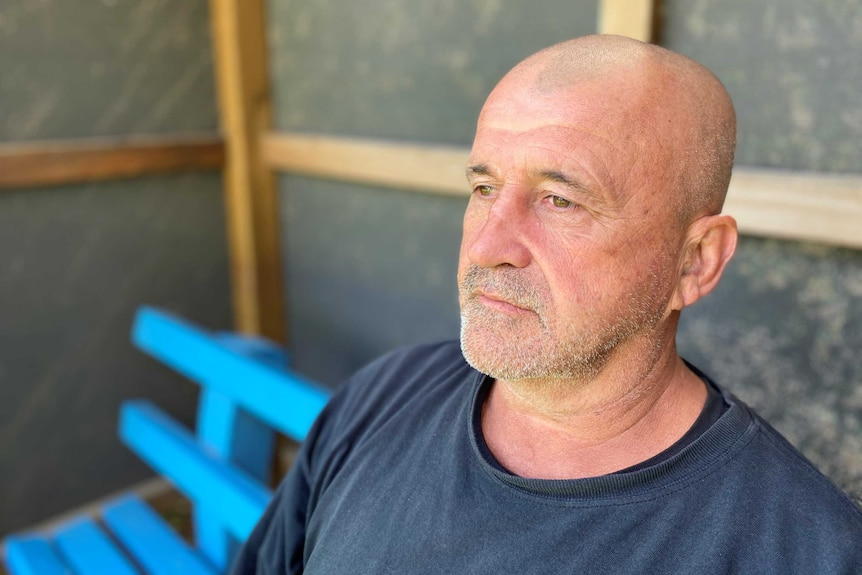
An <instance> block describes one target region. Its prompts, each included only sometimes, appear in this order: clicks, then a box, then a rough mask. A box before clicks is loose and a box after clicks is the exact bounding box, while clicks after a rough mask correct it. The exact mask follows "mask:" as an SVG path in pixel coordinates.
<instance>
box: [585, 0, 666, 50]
mask: <svg viewBox="0 0 862 575" xmlns="http://www.w3.org/2000/svg"><path fill="white" fill-rule="evenodd" d="M654 12H655V1H654V0H601V1H600V2H599V22H598V24H599V25H598V30H599V32H600V33H601V34H618V35H620V36H629V37H630V38H635V39H637V40H642V41H643V42H651V41H652V39H653V29H654V21H655V18H654Z"/></svg>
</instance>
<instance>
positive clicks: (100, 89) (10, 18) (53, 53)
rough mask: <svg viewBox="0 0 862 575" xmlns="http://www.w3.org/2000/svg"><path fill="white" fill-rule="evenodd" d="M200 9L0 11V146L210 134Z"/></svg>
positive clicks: (211, 102) (9, 1) (210, 96)
mask: <svg viewBox="0 0 862 575" xmlns="http://www.w3.org/2000/svg"><path fill="white" fill-rule="evenodd" d="M208 17H209V16H208V10H207V2H206V0H136V1H135V2H118V1H104V2H40V1H35V0H3V2H2V3H0V141H5V140H33V139H53V138H76V137H89V136H107V135H124V134H129V133H160V132H177V131H187V130H214V129H215V127H216V117H217V113H216V107H215V93H214V85H213V76H212V58H211V49H210V37H209V22H208Z"/></svg>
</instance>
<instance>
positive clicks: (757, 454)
mask: <svg viewBox="0 0 862 575" xmlns="http://www.w3.org/2000/svg"><path fill="white" fill-rule="evenodd" d="M724 395H725V399H726V400H727V401H728V402H729V403H731V409H732V410H743V411H744V412H746V414H747V419H748V426H747V427H748V432H747V433H746V434H745V437H746V438H747V440H746V441H744V443H745V447H744V448H743V449H741V450H740V452H739V453H738V455H737V457H736V458H734V461H733V463H732V464H730V465H729V468H730V469H733V472H734V473H733V479H732V480H731V481H733V482H735V483H737V485H736V488H737V491H736V495H737V497H738V498H740V499H738V503H741V504H742V507H743V508H745V509H746V515H747V517H746V519H744V520H743V523H748V522H751V523H754V524H759V528H760V529H765V530H766V531H769V528H768V527H767V526H766V525H764V523H769V524H771V523H773V522H774V521H775V520H776V519H779V520H780V523H781V525H780V526H778V525H776V527H777V528H778V530H779V531H780V533H775V535H776V537H779V538H780V539H781V540H783V541H784V542H785V543H787V542H790V541H794V545H795V546H796V547H797V548H798V550H799V551H802V550H805V552H806V553H808V554H813V555H816V554H817V553H818V550H819V551H820V552H822V546H823V545H825V546H826V547H828V548H829V549H830V553H837V554H839V555H841V554H842V552H841V551H840V550H841V549H843V551H844V552H845V553H846V552H847V551H852V553H853V556H854V557H856V558H857V559H859V549H862V548H860V547H859V541H860V540H862V509H860V507H859V505H858V504H857V503H856V502H854V501H853V500H852V499H851V498H850V497H849V496H848V495H847V494H846V493H845V492H844V491H843V490H842V489H841V488H840V487H838V486H837V485H836V484H835V483H834V482H833V481H832V480H831V479H830V478H829V477H827V476H826V475H824V474H823V473H821V472H820V471H819V470H818V469H817V467H816V466H815V465H814V464H813V463H812V462H811V461H810V460H809V459H808V458H807V457H806V456H805V455H803V454H802V453H801V452H800V451H799V450H798V449H796V448H795V447H794V446H793V445H791V443H790V442H789V441H788V440H787V439H786V438H785V437H784V436H783V435H782V434H781V433H780V432H779V431H777V430H776V429H775V428H774V427H773V426H772V425H770V424H769V423H768V422H767V421H766V420H765V419H763V418H762V417H761V416H760V415H758V414H757V413H756V412H755V411H754V410H753V409H752V408H750V407H748V406H747V405H746V404H745V403H744V402H742V401H741V400H739V399H738V398H736V397H735V396H733V395H732V394H730V393H728V392H726V391H724Z"/></svg>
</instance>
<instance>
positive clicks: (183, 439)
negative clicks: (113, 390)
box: [120, 400, 272, 540]
mask: <svg viewBox="0 0 862 575" xmlns="http://www.w3.org/2000/svg"><path fill="white" fill-rule="evenodd" d="M120 437H121V439H122V440H123V442H124V443H125V444H126V445H128V446H129V447H130V448H131V449H132V450H133V451H134V452H135V453H136V454H137V455H138V456H139V457H140V458H141V459H143V460H144V461H145V462H146V463H147V464H148V465H150V467H152V468H153V470H155V471H156V472H158V473H159V474H161V475H163V476H164V477H166V478H167V479H168V480H169V481H171V483H173V484H174V485H175V486H176V487H177V489H179V490H180V491H181V492H182V493H183V494H185V495H186V496H187V497H188V498H189V499H191V500H192V501H193V502H194V503H195V505H199V506H202V507H204V508H207V509H211V510H212V511H213V513H214V514H216V515H217V517H218V518H219V519H220V520H221V521H222V523H223V525H224V527H225V528H226V529H228V530H229V531H230V532H231V534H233V535H234V537H236V538H238V539H240V540H245V539H246V538H247V537H248V536H249V534H250V533H251V531H252V529H253V528H254V526H255V524H256V523H257V521H258V519H259V518H260V516H261V515H262V514H263V511H264V510H265V509H266V505H267V503H268V502H269V500H270V499H271V498H272V492H271V491H270V490H269V489H268V488H266V487H264V486H263V485H261V484H259V483H257V482H255V481H253V480H252V479H250V478H249V477H248V476H247V475H246V474H244V473H243V472H241V471H239V470H237V469H236V468H233V467H230V466H229V465H227V464H226V463H224V462H223V461H221V460H220V459H219V458H218V457H217V456H214V455H212V454H210V453H208V452H206V451H205V450H204V448H203V447H202V446H201V444H200V443H199V442H198V441H197V439H196V438H195V437H194V436H193V435H192V434H191V433H189V431H187V430H186V429H185V428H184V427H183V426H182V425H180V424H179V423H177V422H176V421H174V420H173V419H171V417H170V416H168V415H167V414H165V413H164V412H163V411H161V410H160V409H159V408H157V407H156V406H154V405H153V404H152V403H150V402H149V401H146V400H135V401H127V402H125V403H124V404H123V406H122V408H121V415H120Z"/></svg>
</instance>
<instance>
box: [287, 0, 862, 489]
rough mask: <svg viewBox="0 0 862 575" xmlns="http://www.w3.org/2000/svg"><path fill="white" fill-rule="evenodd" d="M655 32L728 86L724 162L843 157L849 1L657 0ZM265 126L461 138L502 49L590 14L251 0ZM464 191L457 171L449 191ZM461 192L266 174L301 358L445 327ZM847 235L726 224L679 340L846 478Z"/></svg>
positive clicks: (850, 268)
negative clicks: (709, 291)
mask: <svg viewBox="0 0 862 575" xmlns="http://www.w3.org/2000/svg"><path fill="white" fill-rule="evenodd" d="M661 4H662V5H663V9H662V11H661V14H660V16H661V18H662V21H663V36H662V38H661V43H663V44H664V45H667V46H668V47H670V48H673V49H676V50H678V51H680V52H682V53H685V54H689V55H691V56H693V57H695V58H696V59H699V60H701V61H702V62H704V63H705V64H707V65H708V66H710V67H711V68H713V69H714V70H715V71H716V72H717V74H718V75H719V76H720V77H721V79H722V80H723V81H724V82H725V83H726V84H727V86H728V88H729V90H730V91H731V93H732V96H733V97H734V100H735V101H736V104H737V108H738V112H739V121H740V145H739V154H738V158H739V163H740V164H744V165H759V166H773V167H781V168H787V169H808V170H820V171H842V172H843V171H851V172H852V171H859V166H860V165H862V161H860V160H862V157H860V156H862V147H860V146H859V145H858V142H859V141H862V138H860V136H862V122H860V111H862V100H860V98H859V96H858V95H859V94H860V93H862V70H860V65H862V59H860V58H859V54H860V51H862V37H860V36H862V32H860V31H862V13H860V12H861V11H862V7H860V6H862V5H860V3H858V2H845V1H840V0H834V1H818V2H805V1H803V0H789V1H786V2H767V1H763V0H759V1H755V2H751V1H748V0H692V1H689V0H685V1H683V0H667V1H665V2H662V3H661ZM270 8H271V10H270V42H271V47H272V53H271V58H272V70H273V74H274V84H275V103H276V107H275V108H276V116H277V122H278V127H279V128H282V129H295V130H304V131H312V132H321V133H331V134H338V135H358V136H367V137H386V138H402V139H409V140H418V141H426V142H427V141H430V142H444V143H453V144H463V145H467V144H469V142H470V141H471V139H472V134H473V128H474V124H475V119H476V114H477V113H478V110H479V108H480V106H481V103H482V101H483V99H484V97H485V96H486V95H487V92H488V91H489V90H490V88H491V87H492V86H493V84H494V82H495V81H496V80H497V79H498V78H499V76H500V75H501V74H502V73H504V72H505V70H506V69H508V67H509V66H511V65H512V64H514V63H515V62H516V61H518V60H520V59H521V58H522V57H524V56H526V55H527V54H529V53H531V52H533V51H535V50H536V49H538V48H541V47H543V46H545V45H548V44H550V43H553V42H555V41H558V40H562V39H565V38H569V37H572V36H577V35H580V34H585V33H589V32H592V31H594V29H595V14H596V6H595V4H594V3H578V2H563V1H561V0H546V1H542V2H530V3H526V2H523V3H522V2H515V1H490V0H489V1H485V2H482V1H476V2H467V1H454V0H452V1H448V2H433V3H431V2H420V1H418V0H414V1H408V0H402V1H400V2H382V1H379V2H369V3H361V4H359V3H353V2H347V1H346V0H326V1H321V2H314V3H309V2H297V1H290V0H271V1H270ZM465 192H466V190H465ZM464 206H465V200H460V199H455V198H437V197H431V196H419V195H410V194H400V193H398V192H391V191H383V190H376V189H370V188H364V187H360V186H351V185H346V184H334V183H330V182H321V181H313V180H306V179H300V178H284V179H283V181H282V212H283V220H282V221H283V223H284V226H285V229H284V238H285V241H284V254H285V262H286V271H287V277H288V282H287V290H288V295H289V302H290V314H291V315H290V323H291V334H292V339H293V346H294V349H295V351H296V359H297V362H298V363H299V365H300V366H301V367H304V368H305V369H306V370H307V371H309V372H310V373H312V374H314V375H316V376H318V377H321V378H323V379H325V380H327V381H330V382H333V383H334V382H336V381H337V380H338V378H340V377H343V376H344V375H346V374H347V373H349V372H350V371H352V370H353V369H354V368H355V367H356V366H357V365H358V364H360V363H362V362H363V361H366V360H367V359H369V358H370V357H371V356H373V355H376V354H377V353H379V352H380V351H382V350H383V349H386V348H389V347H392V346H395V345H399V344H407V343H410V342H413V341H417V340H425V339H436V338H441V337H455V336H457V324H458V320H457V303H456V301H455V280H454V271H455V267H456V261H457V245H458V242H459V240H460V220H461V213H462V211H463V208H464ZM860 297H862V254H860V252H858V251H850V250H840V249H829V248H824V247H820V246H815V245H806V244H800V243H795V242H783V241H776V240H763V239H757V238H745V239H744V240H743V241H742V244H741V246H740V249H739V253H738V256H737V258H736V259H735V261H734V262H733V263H732V264H731V266H730V269H729V270H728V272H727V277H726V279H725V281H724V282H723V283H722V285H721V286H720V287H719V289H718V291H717V293H716V294H714V295H713V296H711V297H710V298H708V299H707V300H705V301H703V302H701V303H699V304H697V305H696V306H694V307H693V308H692V309H691V310H689V311H688V312H687V313H686V314H685V317H684V321H683V325H682V329H681V334H680V347H681V349H682V351H683V353H684V354H685V355H686V356H687V357H689V358H690V359H692V360H694V361H695V362H696V363H698V364H700V365H701V366H702V367H704V368H705V369H706V370H707V371H708V372H709V373H711V374H712V375H714V376H715V378H716V379H718V380H719V381H721V382H722V383H724V384H726V385H727V386H729V387H730V388H731V389H733V390H735V391H736V392H737V393H738V394H739V395H741V396H742V397H743V398H744V399H746V400H748V401H750V402H751V403H752V404H754V405H755V406H756V407H758V408H759V409H760V410H761V411H762V412H763V413H764V414H765V415H767V416H768V417H769V418H770V419H771V420H772V421H773V422H774V423H775V424H776V425H777V426H778V427H779V428H780V429H781V430H782V431H783V432H784V433H785V434H786V435H787V436H788V437H789V438H790V439H791V440H792V441H793V442H794V443H796V444H797V445H798V446H799V447H801V448H802V449H803V451H805V453H807V454H808V455H809V456H810V457H811V458H812V459H814V461H815V462H816V463H817V464H818V465H820V466H821V468H823V469H824V470H825V471H827V472H828V473H829V474H830V475H832V476H833V477H835V478H836V479H837V480H838V481H839V482H840V483H841V484H842V485H844V486H845V487H846V488H848V489H849V490H852V491H862V429H860V426H862V392H860V391H859V390H860V388H862V385H860V384H862V360H860V357H862V354H860V353H859V350H860V348H862V345H861V344H862V311H860Z"/></svg>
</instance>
